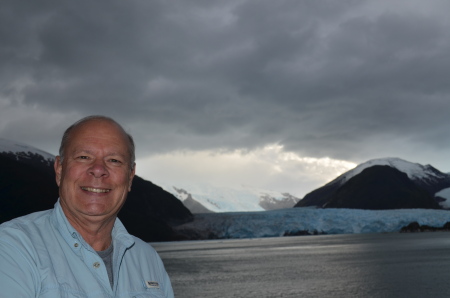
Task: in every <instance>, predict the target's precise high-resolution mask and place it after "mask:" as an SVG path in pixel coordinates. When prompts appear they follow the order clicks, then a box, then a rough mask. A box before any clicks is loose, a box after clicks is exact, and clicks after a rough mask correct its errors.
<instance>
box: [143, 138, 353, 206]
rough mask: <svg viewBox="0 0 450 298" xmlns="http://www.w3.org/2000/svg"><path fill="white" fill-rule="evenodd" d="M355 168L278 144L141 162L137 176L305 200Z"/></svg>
mask: <svg viewBox="0 0 450 298" xmlns="http://www.w3.org/2000/svg"><path fill="white" fill-rule="evenodd" d="M355 166H356V164H354V163H352V162H348V161H343V160H335V159H331V158H328V157H324V158H312V157H302V156H299V155H298V154H296V153H293V152H286V151H284V150H283V146H280V145H276V144H275V145H268V146H266V147H264V148H259V149H255V150H251V151H248V150H234V151H174V152H169V153H165V154H159V155H152V156H148V157H145V158H138V160H137V174H138V175H139V176H141V177H143V178H144V179H147V180H150V181H152V182H154V183H156V184H158V183H164V184H173V185H176V184H177V183H191V184H195V183H208V184H212V185H217V186H236V185H247V186H252V187H258V188H262V189H267V190H272V191H279V192H289V193H290V194H292V195H294V196H297V197H299V198H302V197H303V196H304V195H305V194H306V193H308V192H310V191H312V190H314V189H316V188H317V187H320V186H322V185H323V184H325V183H327V182H329V181H331V180H333V179H334V178H336V177H337V176H339V175H340V174H342V173H344V172H346V171H348V170H350V169H352V168H354V167H355Z"/></svg>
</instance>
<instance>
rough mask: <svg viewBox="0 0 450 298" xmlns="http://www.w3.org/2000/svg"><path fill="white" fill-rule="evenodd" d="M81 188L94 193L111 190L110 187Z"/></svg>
mask: <svg viewBox="0 0 450 298" xmlns="http://www.w3.org/2000/svg"><path fill="white" fill-rule="evenodd" d="M81 189H83V190H86V191H90V192H96V193H102V192H109V191H110V190H111V189H104V188H92V187H82V188H81Z"/></svg>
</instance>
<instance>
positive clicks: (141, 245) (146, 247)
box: [130, 235, 157, 254]
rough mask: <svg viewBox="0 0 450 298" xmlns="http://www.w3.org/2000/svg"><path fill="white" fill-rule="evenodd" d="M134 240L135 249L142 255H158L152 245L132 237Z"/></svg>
mask: <svg viewBox="0 0 450 298" xmlns="http://www.w3.org/2000/svg"><path fill="white" fill-rule="evenodd" d="M130 236H131V237H132V238H133V240H134V245H133V248H134V249H135V250H137V251H140V252H141V253H148V254H157V252H156V250H155V249H154V248H153V247H152V246H151V245H150V243H148V242H145V241H143V240H142V239H140V238H138V237H136V236H133V235H130Z"/></svg>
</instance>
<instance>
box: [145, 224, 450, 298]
mask: <svg viewBox="0 0 450 298" xmlns="http://www.w3.org/2000/svg"><path fill="white" fill-rule="evenodd" d="M152 245H153V246H154V247H155V248H156V249H157V250H158V252H159V253H160V256H161V257H162V259H163V261H164V264H165V266H166V270H167V271H168V273H169V275H170V277H171V280H172V284H173V287H174V291H175V296H176V297H178V298H183V297H186V298H189V297H211V298H214V297H221V298H223V297H449V296H450V234H449V233H444V232H441V233H417V234H397V233H393V234H352V235H324V236H303V237H281V238H259V239H244V240H214V241H189V242H174V243H154V244H152Z"/></svg>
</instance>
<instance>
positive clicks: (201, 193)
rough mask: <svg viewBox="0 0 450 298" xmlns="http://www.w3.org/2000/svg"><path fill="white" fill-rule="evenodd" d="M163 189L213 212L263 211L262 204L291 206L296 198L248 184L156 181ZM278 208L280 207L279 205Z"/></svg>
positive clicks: (182, 199)
mask: <svg viewBox="0 0 450 298" xmlns="http://www.w3.org/2000/svg"><path fill="white" fill-rule="evenodd" d="M158 185H160V186H161V187H162V188H163V189H164V190H165V191H167V192H170V193H171V194H173V195H174V196H175V197H177V198H178V199H179V200H181V201H184V200H186V199H187V198H188V196H189V195H190V196H191V198H192V199H194V200H196V201H197V202H199V203H200V204H202V205H203V206H204V207H206V208H207V209H209V210H211V211H213V212H237V211H264V210H266V209H264V208H263V207H262V206H267V205H271V206H276V205H277V204H278V203H279V204H289V202H292V203H291V206H290V207H293V206H294V205H295V203H296V201H298V199H297V198H295V197H293V196H291V195H289V194H286V193H280V192H275V191H269V190H263V189H257V188H252V187H249V186H237V187H219V186H213V185H211V184H206V183H205V184H203V185H200V184H196V185H190V184H177V185H176V186H174V185H170V184H164V183H158ZM279 208H280V207H279Z"/></svg>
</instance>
